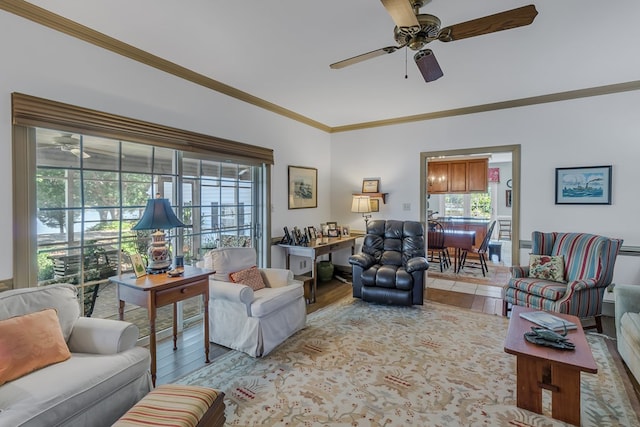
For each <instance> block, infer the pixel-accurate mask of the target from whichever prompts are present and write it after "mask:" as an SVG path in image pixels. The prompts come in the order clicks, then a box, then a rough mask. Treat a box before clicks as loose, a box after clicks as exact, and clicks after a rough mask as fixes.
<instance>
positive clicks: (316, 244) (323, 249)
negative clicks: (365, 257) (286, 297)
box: [278, 236, 357, 304]
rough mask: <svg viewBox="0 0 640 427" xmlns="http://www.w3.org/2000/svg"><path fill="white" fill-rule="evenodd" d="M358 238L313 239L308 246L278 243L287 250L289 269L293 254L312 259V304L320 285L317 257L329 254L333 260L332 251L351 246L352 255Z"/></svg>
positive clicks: (310, 301) (310, 300) (287, 266)
mask: <svg viewBox="0 0 640 427" xmlns="http://www.w3.org/2000/svg"><path fill="white" fill-rule="evenodd" d="M356 239H357V236H349V237H334V238H328V239H327V240H326V241H327V242H328V243H321V240H320V239H317V240H312V241H311V242H310V243H309V245H308V246H295V245H285V244H282V243H280V244H279V245H278V246H280V247H281V248H282V249H284V251H285V255H286V263H287V265H286V268H287V269H289V268H290V257H291V255H296V256H300V257H305V258H310V259H311V278H312V279H313V282H312V284H311V298H310V299H309V303H310V304H313V303H314V302H316V290H317V285H318V279H317V277H316V276H317V271H316V270H317V266H316V259H317V258H318V257H319V256H322V255H329V260H331V253H332V252H337V251H340V250H342V249H347V248H351V255H353V254H354V253H355V249H356Z"/></svg>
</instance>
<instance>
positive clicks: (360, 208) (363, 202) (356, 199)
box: [351, 196, 371, 232]
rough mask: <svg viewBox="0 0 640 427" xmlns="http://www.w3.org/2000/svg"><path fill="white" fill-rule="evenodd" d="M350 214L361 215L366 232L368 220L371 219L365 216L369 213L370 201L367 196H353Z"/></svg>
mask: <svg viewBox="0 0 640 427" xmlns="http://www.w3.org/2000/svg"><path fill="white" fill-rule="evenodd" d="M351 212H356V213H361V214H362V217H363V218H364V227H365V232H366V228H367V225H368V224H369V218H371V215H367V214H368V213H370V212H371V199H370V198H369V196H353V201H352V202H351Z"/></svg>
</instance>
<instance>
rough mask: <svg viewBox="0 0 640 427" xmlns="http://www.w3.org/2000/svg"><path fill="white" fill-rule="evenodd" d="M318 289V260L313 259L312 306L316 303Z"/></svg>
mask: <svg viewBox="0 0 640 427" xmlns="http://www.w3.org/2000/svg"><path fill="white" fill-rule="evenodd" d="M317 289H318V267H317V264H316V260H315V259H314V258H311V299H310V301H309V303H310V304H313V303H314V302H316V290H317Z"/></svg>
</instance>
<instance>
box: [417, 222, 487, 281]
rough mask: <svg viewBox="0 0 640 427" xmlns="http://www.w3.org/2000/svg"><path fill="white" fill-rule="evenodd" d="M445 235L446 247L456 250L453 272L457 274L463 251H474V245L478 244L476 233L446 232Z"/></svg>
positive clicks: (462, 231)
mask: <svg viewBox="0 0 640 427" xmlns="http://www.w3.org/2000/svg"><path fill="white" fill-rule="evenodd" d="M428 233H429V234H431V233H435V231H429V232H428ZM443 233H444V245H445V246H446V247H448V248H454V249H455V253H454V257H453V271H454V272H456V273H457V272H458V264H459V260H460V252H461V251H462V249H466V250H468V251H470V250H472V249H473V245H474V244H475V242H476V232H475V231H465V230H444V231H443ZM427 237H428V236H427Z"/></svg>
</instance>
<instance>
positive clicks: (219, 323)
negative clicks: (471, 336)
mask: <svg viewBox="0 0 640 427" xmlns="http://www.w3.org/2000/svg"><path fill="white" fill-rule="evenodd" d="M255 265H256V252H255V250H254V249H253V248H219V249H213V250H211V251H209V252H208V253H207V254H205V256H204V260H203V261H200V262H199V263H198V266H199V267H205V268H209V269H212V270H214V271H215V273H214V274H213V275H211V276H209V337H210V338H209V339H210V341H211V342H214V343H216V344H220V345H223V346H225V347H229V348H232V349H234V350H239V351H242V352H245V353H247V354H249V355H250V356H253V357H261V356H266V355H267V354H269V352H271V351H272V350H273V349H274V348H276V347H277V346H278V345H279V344H280V343H282V342H283V341H284V340H286V339H287V338H289V337H290V336H291V335H293V334H294V333H296V332H297V331H299V330H300V329H302V328H304V326H305V324H306V321H307V307H306V303H305V299H304V284H303V283H302V282H300V281H297V280H294V278H293V273H292V272H291V271H290V270H285V269H280V268H261V269H259V271H260V274H261V276H262V279H263V281H264V283H265V285H266V288H264V289H260V290H257V291H254V290H253V289H252V288H251V287H249V286H246V285H243V284H239V283H233V282H231V281H230V278H229V274H231V273H235V272H238V271H240V270H243V269H246V268H250V267H253V266H255Z"/></svg>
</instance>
